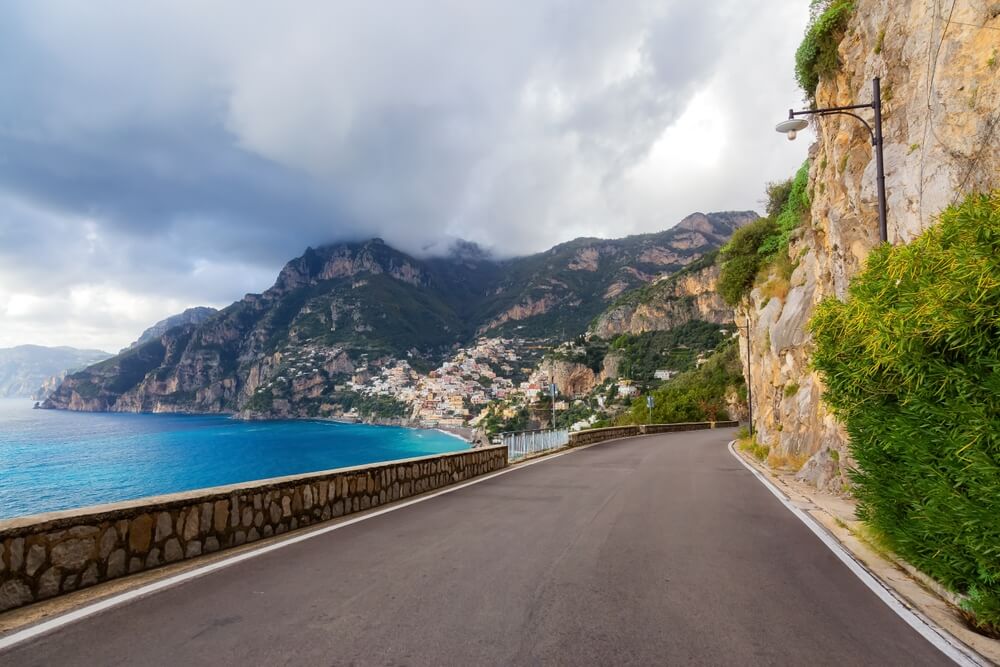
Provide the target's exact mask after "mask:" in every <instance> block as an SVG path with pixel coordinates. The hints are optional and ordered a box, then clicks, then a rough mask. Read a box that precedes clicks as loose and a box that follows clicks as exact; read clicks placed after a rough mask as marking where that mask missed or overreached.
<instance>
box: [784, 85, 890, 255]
mask: <svg viewBox="0 0 1000 667" xmlns="http://www.w3.org/2000/svg"><path fill="white" fill-rule="evenodd" d="M856 109H872V110H873V111H874V112H875V119H874V122H875V127H874V128H873V127H872V126H871V125H869V124H868V121H866V120H865V119H864V118H862V117H861V116H859V115H858V114H856V113H854V111H855V110H856ZM836 115H843V116H851V117H852V118H856V119H858V120H860V121H861V123H862V124H863V125H864V126H865V128H866V129H867V130H868V134H869V135H870V136H871V140H872V146H874V147H875V171H876V179H875V184H876V187H877V189H878V235H879V240H880V241H881V242H882V243H885V242H886V241H888V240H889V232H888V228H887V227H886V221H885V168H884V166H883V162H882V89H881V84H880V83H879V78H878V77H875V78H874V79H872V101H871V103H870V104H851V105H849V106H845V107H828V108H826V109H805V110H803V111H793V110H792V109H789V110H788V120H783V121H781V122H780V123H778V124H777V125H776V126H775V127H774V129H775V130H777V131H778V132H782V133H784V134H787V135H788V139H789V141H791V140H793V139H795V135H796V134H797V133H798V132H799V130H804V129H805V128H806V127H808V126H809V123H808V121H806V120H805V119H804V118H800V117H799V116H836Z"/></svg>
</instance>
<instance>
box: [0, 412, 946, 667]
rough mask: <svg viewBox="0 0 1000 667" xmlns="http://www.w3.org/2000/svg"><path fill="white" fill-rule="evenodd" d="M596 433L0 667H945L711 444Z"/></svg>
mask: <svg viewBox="0 0 1000 667" xmlns="http://www.w3.org/2000/svg"><path fill="white" fill-rule="evenodd" d="M732 433H733V432H732V430H716V431H700V432H692V433H678V434H669V435H663V436H651V437H646V438H637V439H632V440H626V441H619V442H611V443H606V444H603V445H598V446H596V447H591V448H588V449H584V450H580V451H576V452H573V453H571V454H568V455H566V456H562V457H558V458H553V459H548V460H544V461H542V462H541V463H538V464H535V465H531V466H528V467H525V468H523V469H519V470H515V471H513V472H510V473H508V474H504V475H500V476H498V477H496V478H494V479H490V480H487V481H485V482H482V483H479V484H475V485H472V486H470V487H468V488H464V489H461V490H458V491H456V492H454V493H449V494H445V495H442V496H439V497H437V498H433V499H430V500H428V501H426V502H422V503H418V504H415V505H412V506H410V507H406V508H402V509H400V510H398V511H394V512H389V513H387V514H385V515H382V516H378V517H375V518H372V519H370V520H367V521H362V522H359V523H357V524H354V525H351V526H347V527H345V528H343V529H340V530H335V531H332V532H330V533H327V534H325V535H322V536H319V537H316V538H314V539H311V540H306V541H304V542H301V543H298V544H295V545H291V546H289V547H287V548H284V549H280V550H277V551H275V552H272V553H268V554H265V555H263V556H260V557H258V558H254V559H251V560H248V561H244V562H242V563H239V564H237V565H234V566H232V567H229V568H226V569H223V570H221V571H218V572H215V573H212V574H209V575H207V576H205V577H202V578H199V579H195V580H193V581H189V582H187V583H184V584H181V585H178V586H176V587H174V588H170V589H168V590H165V591H163V592H160V593H157V594H155V595H152V596H150V597H147V598H143V599H139V600H136V601H134V602H131V603H128V604H125V605H123V606H120V607H117V608H114V609H111V610H109V611H106V612H104V613H101V614H98V615H95V616H93V617H90V618H88V619H84V620H83V621H80V622H77V623H75V624H72V625H69V626H66V627H64V628H63V629H61V630H58V631H56V632H54V633H52V634H49V635H45V636H42V637H39V638H38V639H36V640H34V641H32V642H30V643H25V644H20V645H18V646H15V647H14V648H12V649H11V650H10V651H8V652H7V653H4V654H0V664H3V665H11V666H13V665H102V666H107V665H223V664H228V665H237V664H239V665H347V664H357V665H369V664H374V665H538V664H559V665H598V664H601V665H609V664H646V665H681V664H683V665H688V664H691V665H749V664H761V665H824V664H826V665H838V666H839V665H944V664H950V662H949V661H948V660H947V659H946V658H945V657H944V656H943V655H942V654H940V653H939V652H938V651H937V650H936V649H935V648H933V647H932V646H931V645H930V644H928V643H927V642H926V641H925V640H924V639H922V638H921V637H920V636H919V635H918V634H916V633H915V632H914V631H913V630H912V629H910V628H909V627H908V626H907V625H906V624H905V623H904V622H903V621H902V620H901V619H899V618H898V617H897V616H896V615H895V614H893V613H892V612H891V611H890V610H889V608H888V607H886V606H885V605H884V604H883V603H882V602H880V601H879V600H878V599H877V598H876V597H875V596H874V595H873V594H872V593H871V592H870V591H869V590H868V589H867V588H865V586H864V585H863V584H862V583H861V582H860V581H859V580H858V579H856V578H855V576H854V575H853V574H851V573H850V572H849V571H848V569H847V568H846V567H845V566H844V565H843V564H841V563H840V561H838V560H837V559H836V557H835V556H834V555H833V554H832V553H830V551H828V550H827V548H826V547H825V546H823V545H822V543H821V542H820V541H819V540H818V539H817V538H816V537H815V536H814V535H813V534H812V533H810V532H809V530H808V529H807V528H806V527H805V526H804V525H802V523H800V522H799V521H798V520H797V519H796V518H795V517H793V516H792V514H791V513H790V512H788V510H786V509H785V508H784V507H783V506H782V505H781V504H780V503H779V502H778V500H776V499H775V498H774V497H773V496H772V495H771V494H770V493H769V492H768V491H767V490H766V489H765V488H764V487H763V486H761V484H760V482H758V481H757V480H756V479H755V478H754V477H753V476H752V475H751V474H750V473H749V472H748V471H747V470H746V469H744V468H743V467H742V466H741V465H740V464H739V462H737V461H736V460H734V459H733V458H732V456H731V455H730V454H729V452H728V451H727V449H726V442H727V441H728V440H729V439H731V437H732Z"/></svg>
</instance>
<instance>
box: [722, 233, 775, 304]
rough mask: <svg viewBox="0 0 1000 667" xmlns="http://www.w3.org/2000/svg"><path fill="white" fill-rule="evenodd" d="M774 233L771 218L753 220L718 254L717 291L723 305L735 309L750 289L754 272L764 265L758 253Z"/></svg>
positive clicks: (763, 260) (764, 261) (765, 260)
mask: <svg viewBox="0 0 1000 667" xmlns="http://www.w3.org/2000/svg"><path fill="white" fill-rule="evenodd" d="M777 231H778V226H777V225H776V224H774V221H773V220H771V219H770V218H761V219H759V220H755V221H754V222H751V223H750V224H749V225H745V226H743V227H740V228H739V229H737V230H736V231H735V232H734V233H733V236H732V238H730V239H729V243H727V244H726V245H725V246H724V247H723V248H722V250H721V251H720V252H719V257H720V258H721V260H722V268H721V270H720V271H719V281H718V283H717V285H716V289H718V290H719V294H720V295H721V296H722V298H723V299H724V300H725V301H726V303H728V304H729V305H731V306H735V305H736V304H738V303H739V302H740V301H741V300H742V299H743V296H744V295H745V294H746V293H747V292H749V291H750V288H751V287H753V283H754V280H756V278H757V273H759V272H760V269H761V267H762V266H764V265H765V264H766V263H767V258H766V257H764V256H763V255H761V254H760V252H758V250H760V246H761V245H762V244H763V243H764V241H766V240H767V239H768V238H770V237H772V236H774V235H775V234H776V233H777Z"/></svg>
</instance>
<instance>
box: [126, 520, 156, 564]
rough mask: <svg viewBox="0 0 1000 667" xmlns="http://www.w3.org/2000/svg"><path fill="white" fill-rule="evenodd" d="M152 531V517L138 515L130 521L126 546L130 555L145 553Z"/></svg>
mask: <svg viewBox="0 0 1000 667" xmlns="http://www.w3.org/2000/svg"><path fill="white" fill-rule="evenodd" d="M152 529H153V517H152V516H150V515H149V514H140V515H139V516H137V517H136V518H134V519H132V523H131V524H129V527H128V544H129V548H130V549H131V550H132V553H135V554H143V553H146V551H147V550H148V549H149V543H150V540H151V538H152Z"/></svg>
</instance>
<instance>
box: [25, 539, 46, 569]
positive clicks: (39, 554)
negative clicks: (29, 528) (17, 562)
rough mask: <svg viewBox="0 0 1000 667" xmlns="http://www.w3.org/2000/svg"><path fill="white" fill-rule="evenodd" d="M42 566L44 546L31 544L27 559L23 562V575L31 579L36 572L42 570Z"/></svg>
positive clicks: (43, 563)
mask: <svg viewBox="0 0 1000 667" xmlns="http://www.w3.org/2000/svg"><path fill="white" fill-rule="evenodd" d="M43 565H45V546H44V545H41V544H32V545H31V548H29V549H28V558H27V559H26V561H25V566H24V573H25V574H27V575H28V576H29V577H33V576H35V573H36V572H38V571H39V570H41V569H42V566H43Z"/></svg>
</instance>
